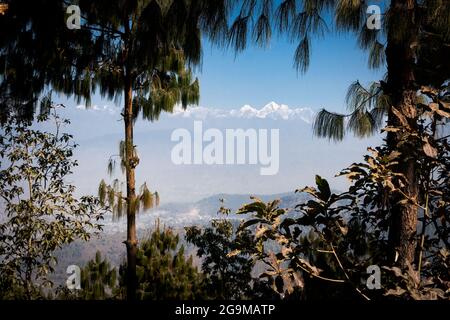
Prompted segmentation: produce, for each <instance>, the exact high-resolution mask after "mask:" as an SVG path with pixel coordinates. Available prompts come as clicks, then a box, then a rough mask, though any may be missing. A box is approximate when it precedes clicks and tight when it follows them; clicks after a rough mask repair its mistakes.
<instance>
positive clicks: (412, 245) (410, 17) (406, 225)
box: [386, 0, 419, 267]
mask: <svg viewBox="0 0 450 320" xmlns="http://www.w3.org/2000/svg"><path fill="white" fill-rule="evenodd" d="M416 6H417V4H416V3H415V1H414V0H406V1H405V0H393V1H392V2H391V10H393V11H394V14H393V16H395V17H396V18H395V19H405V20H404V21H402V22H403V23H406V24H407V26H408V32H409V36H408V38H407V39H405V37H403V38H401V40H399V38H398V32H399V30H397V28H396V27H395V26H396V23H397V22H396V21H394V22H392V24H390V26H389V31H388V46H387V49H386V60H387V67H388V85H387V90H388V93H389V95H390V97H391V100H392V107H394V108H396V109H397V110H398V111H399V112H400V114H401V115H402V116H404V117H405V118H406V120H407V123H408V125H409V126H410V128H412V129H413V130H415V129H417V115H416V88H415V83H414V82H415V75H414V62H415V61H414V59H415V54H414V48H413V43H414V42H415V41H416V36H417V33H418V30H417V29H416V28H417V24H416V21H415V19H416V17H415V10H416ZM388 124H389V125H396V126H398V125H400V122H399V121H398V119H397V117H396V116H395V115H394V113H393V111H392V110H390V112H389V119H388ZM400 140H401V137H400V136H399V135H398V134H397V133H389V134H388V137H387V144H388V146H389V148H390V149H391V150H398V151H400V152H401V159H402V160H401V161H400V163H399V164H398V166H396V171H397V172H398V173H401V174H403V175H404V177H405V178H406V186H405V187H404V188H403V189H402V191H403V192H404V193H405V194H406V195H407V196H408V197H410V198H412V199H416V200H417V199H418V197H419V188H418V181H417V178H416V176H417V175H416V170H417V165H416V159H415V158H414V154H413V153H412V151H413V150H412V149H411V147H410V146H407V145H406V146H399V145H398V143H399V142H400ZM401 199H402V198H401V197H393V198H392V199H391V203H392V205H391V224H390V229H389V239H388V242H389V248H390V249H391V252H390V260H391V262H393V263H394V262H397V263H398V264H399V265H400V266H402V267H406V266H407V265H409V264H412V263H413V262H414V255H415V249H416V245H417V241H416V233H417V222H418V217H417V216H418V207H417V205H415V204H411V203H407V204H398V201H399V200H401Z"/></svg>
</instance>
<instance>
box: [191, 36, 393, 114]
mask: <svg viewBox="0 0 450 320" xmlns="http://www.w3.org/2000/svg"><path fill="white" fill-rule="evenodd" d="M295 48H296V44H295V43H290V42H289V41H288V40H287V39H285V38H284V39H283V38H275V39H273V40H272V43H271V45H270V46H269V47H268V48H266V49H262V48H258V47H254V46H253V47H250V48H248V49H247V50H246V51H244V52H243V53H240V54H238V55H237V56H235V54H234V52H232V50H227V51H225V52H224V51H223V50H221V49H217V48H214V47H211V45H210V44H208V43H207V42H206V43H205V45H204V55H203V65H202V70H201V72H199V73H198V77H199V79H200V88H201V100H200V105H202V106H205V107H214V108H225V109H226V108H235V107H238V106H242V105H244V104H250V105H253V106H263V105H264V104H266V103H268V102H269V101H276V102H277V103H283V104H287V105H289V106H292V107H300V106H301V107H310V108H312V109H316V110H317V109H320V108H322V107H324V108H327V109H330V110H334V111H344V110H345V106H344V98H345V94H346V91H347V88H348V86H349V85H350V84H351V83H352V82H353V81H355V80H360V81H361V82H362V83H369V82H371V81H375V80H379V79H381V78H382V77H383V74H384V72H385V70H370V69H369V68H368V67H367V53H366V52H363V51H362V50H361V49H359V48H358V47H357V44H356V39H355V36H354V35H351V34H347V33H346V34H339V35H338V34H330V35H327V36H325V37H324V38H321V39H313V41H312V50H311V53H312V54H311V63H310V68H309V70H308V71H307V72H306V74H298V73H297V71H296V70H295V68H294V67H293V55H294V52H295Z"/></svg>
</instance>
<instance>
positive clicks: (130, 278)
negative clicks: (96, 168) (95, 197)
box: [124, 75, 138, 300]
mask: <svg viewBox="0 0 450 320" xmlns="http://www.w3.org/2000/svg"><path fill="white" fill-rule="evenodd" d="M124 109H125V110H124V122H125V154H126V160H125V162H126V176H127V241H126V242H125V244H126V246H127V266H128V267H127V268H128V269H127V299H128V300H135V299H136V289H137V277H136V253H137V237H136V210H135V208H136V206H135V201H136V179H135V168H136V166H137V164H138V160H137V159H136V157H135V152H134V144H133V88H132V81H131V78H130V76H129V75H125V108H124Z"/></svg>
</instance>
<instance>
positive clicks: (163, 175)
mask: <svg viewBox="0 0 450 320" xmlns="http://www.w3.org/2000/svg"><path fill="white" fill-rule="evenodd" d="M295 48H296V44H295V43H290V42H289V41H287V40H286V39H283V38H281V39H279V38H278V39H277V38H274V39H273V40H272V42H271V44H270V46H269V47H268V48H266V49H261V48H257V47H250V48H248V49H247V50H245V51H244V52H243V53H240V54H238V55H237V56H235V54H234V52H233V51H232V50H227V51H224V50H222V49H218V48H214V47H211V45H210V44H208V43H207V42H205V43H204V54H203V64H202V68H201V70H199V71H197V76H198V77H199V79H200V90H201V91H200V94H201V100H200V106H202V107H206V108H211V109H226V110H230V109H239V108H240V107H242V106H243V105H246V104H249V105H251V106H253V107H255V108H258V109H259V108H261V107H263V106H264V105H266V104H267V103H269V102H270V101H275V102H277V103H278V104H286V105H288V106H289V107H290V108H291V109H294V108H311V109H313V110H318V109H320V108H326V109H328V110H330V111H336V112H345V104H344V99H345V95H346V92H347V88H348V87H349V85H350V84H351V83H352V82H354V81H355V80H359V81H361V83H363V84H367V83H369V82H371V81H377V80H379V79H382V78H383V74H384V72H385V70H383V69H381V70H370V69H369V68H368V67H367V53H366V52H363V51H362V50H360V49H359V48H358V47H357V43H356V39H355V37H354V36H353V35H351V34H348V33H345V34H339V35H337V34H330V35H327V36H325V37H324V38H322V39H313V41H312V47H311V53H312V55H311V63H310V68H309V70H308V71H307V73H306V74H298V73H297V71H296V70H295V69H294V67H293V55H294V52H295ZM62 100H63V101H61V102H63V103H65V104H66V105H67V106H68V107H69V109H70V111H69V110H66V111H68V112H69V113H68V115H69V118H70V119H71V120H72V125H71V131H72V132H73V133H74V136H75V139H76V140H77V141H78V142H79V143H80V148H79V151H78V153H77V159H78V160H79V162H80V166H79V167H78V168H77V170H76V172H75V176H74V180H75V181H76V182H77V185H78V186H79V187H80V188H79V189H80V192H82V193H83V194H85V193H95V192H96V191H95V190H96V189H97V186H98V182H99V181H100V180H101V179H102V178H105V177H106V176H107V175H106V164H107V161H108V158H109V157H110V156H111V154H114V153H115V152H116V150H117V144H118V142H119V141H120V140H121V139H123V124H122V123H121V122H120V117H119V113H120V110H121V108H122V106H121V105H119V106H115V103H114V102H112V101H107V100H105V99H102V98H101V97H99V96H98V95H96V96H94V97H93V101H92V104H93V105H98V106H100V107H102V106H104V105H109V106H110V107H112V108H114V110H115V111H114V112H113V113H111V114H110V113H108V112H101V111H95V110H90V111H85V110H78V109H76V108H75V106H76V105H77V104H76V102H75V101H73V100H71V99H69V100H68V101H67V100H66V101H64V100H65V99H62ZM114 106H115V107H114ZM107 110H109V109H107ZM176 119H178V118H176ZM180 121H181V120H174V118H171V117H168V116H163V117H162V118H161V120H160V121H158V122H157V123H149V122H147V121H146V122H145V123H144V122H143V121H142V120H138V123H137V125H136V144H137V145H138V150H139V151H140V157H141V160H142V161H141V165H140V166H139V167H138V173H137V176H138V180H139V181H138V182H139V183H143V182H144V181H147V182H149V183H150V185H152V186H155V188H156V189H157V190H158V191H160V194H161V196H162V198H163V199H164V201H165V202H167V201H169V202H170V201H175V202H177V201H187V200H192V199H201V198H202V197H205V196H208V195H211V194H217V193H221V192H225V193H246V194H274V193H279V192H286V191H293V190H295V189H296V188H298V187H303V186H305V185H311V184H313V183H314V181H313V180H314V176H315V174H320V175H322V176H323V177H325V178H327V179H330V182H331V183H332V185H333V188H336V189H339V190H343V189H344V188H345V187H346V185H347V182H346V181H345V180H342V179H340V180H339V178H333V177H334V175H335V174H336V173H337V172H339V171H340V170H341V169H343V168H345V167H346V166H348V165H350V164H351V163H353V162H355V161H361V160H362V156H363V155H364V154H366V152H367V151H366V148H367V146H375V145H377V144H379V142H380V140H379V139H380V136H376V137H373V138H372V139H368V140H358V139H355V138H351V137H349V139H346V140H345V141H344V142H342V143H338V144H334V143H330V142H329V141H327V140H324V139H318V138H314V137H313V134H312V130H311V129H312V128H311V125H310V124H306V123H303V122H302V121H296V120H289V121H281V122H280V121H275V122H274V121H271V120H267V119H266V120H261V119H259V120H251V121H247V122H244V120H239V121H236V120H234V119H228V121H225V120H223V121H222V120H220V119H218V120H217V119H216V120H212V119H209V120H208V124H209V125H210V126H217V127H218V128H228V127H230V128H231V127H233V126H236V127H245V126H247V127H248V126H258V127H259V126H268V127H277V128H280V129H281V135H282V137H284V138H283V139H282V142H281V146H280V148H281V155H280V156H281V167H280V173H279V174H278V175H276V176H273V177H272V176H271V177H261V176H260V175H259V173H257V172H256V171H257V170H256V171H255V170H253V169H254V168H253V169H252V168H250V169H249V168H247V167H239V166H234V167H232V168H228V167H226V166H225V167H223V168H222V167H220V168H216V167H212V168H209V167H208V166H201V167H191V166H187V167H185V166H183V167H182V168H178V167H176V166H174V165H172V164H171V161H170V148H171V147H172V144H171V140H170V133H171V131H170V130H171V129H173V128H178V127H186V128H188V129H189V128H191V127H192V121H193V119H190V118H187V119H185V120H183V121H182V122H180ZM214 121H215V122H214ZM217 121H219V122H217ZM283 135H284V136H283ZM155 150H158V152H155ZM330 154H332V155H333V156H332V157H329V155H330ZM192 181H196V182H195V183H194V184H193V183H192Z"/></svg>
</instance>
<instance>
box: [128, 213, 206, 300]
mask: <svg viewBox="0 0 450 320" xmlns="http://www.w3.org/2000/svg"><path fill="white" fill-rule="evenodd" d="M185 255H186V254H185V249H184V246H183V245H180V243H179V236H178V234H176V233H175V231H173V230H172V229H169V228H166V227H164V226H161V225H160V223H159V221H157V222H156V224H155V229H154V230H153V231H152V233H151V234H150V236H149V237H148V238H147V239H143V240H142V241H141V243H140V246H139V248H138V250H137V262H136V265H137V278H138V288H137V298H138V299H139V300H166V299H176V300H193V299H201V298H206V296H205V292H204V284H203V275H202V274H201V273H200V272H198V271H197V268H196V267H195V266H194V265H193V259H192V256H190V257H188V258H186V256H185ZM126 270H127V266H126V263H125V264H123V265H122V266H121V268H120V282H121V287H122V288H123V287H124V286H125V284H126V283H127V277H128V273H127V272H126Z"/></svg>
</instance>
